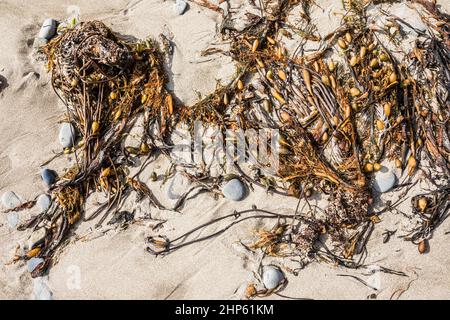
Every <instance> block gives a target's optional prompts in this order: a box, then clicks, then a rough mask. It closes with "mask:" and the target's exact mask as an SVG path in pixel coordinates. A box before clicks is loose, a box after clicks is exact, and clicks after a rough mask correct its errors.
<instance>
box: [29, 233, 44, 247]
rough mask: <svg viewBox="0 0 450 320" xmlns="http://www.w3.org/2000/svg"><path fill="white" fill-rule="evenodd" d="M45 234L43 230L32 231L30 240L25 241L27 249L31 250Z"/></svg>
mask: <svg viewBox="0 0 450 320" xmlns="http://www.w3.org/2000/svg"><path fill="white" fill-rule="evenodd" d="M46 233H47V232H46V230H45V228H39V229H37V230H35V231H33V233H32V234H31V236H30V238H29V239H28V241H27V246H28V249H32V248H33V247H34V245H36V244H37V243H39V242H41V241H42V240H44V238H45V235H46Z"/></svg>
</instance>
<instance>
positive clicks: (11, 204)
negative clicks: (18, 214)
mask: <svg viewBox="0 0 450 320" xmlns="http://www.w3.org/2000/svg"><path fill="white" fill-rule="evenodd" d="M21 203H22V201H21V200H20V198H19V197H18V196H17V195H16V194H15V193H14V192H13V191H8V192H5V193H4V194H3V195H2V205H3V206H4V207H5V208H6V209H14V208H15V207H18V206H20V204H21Z"/></svg>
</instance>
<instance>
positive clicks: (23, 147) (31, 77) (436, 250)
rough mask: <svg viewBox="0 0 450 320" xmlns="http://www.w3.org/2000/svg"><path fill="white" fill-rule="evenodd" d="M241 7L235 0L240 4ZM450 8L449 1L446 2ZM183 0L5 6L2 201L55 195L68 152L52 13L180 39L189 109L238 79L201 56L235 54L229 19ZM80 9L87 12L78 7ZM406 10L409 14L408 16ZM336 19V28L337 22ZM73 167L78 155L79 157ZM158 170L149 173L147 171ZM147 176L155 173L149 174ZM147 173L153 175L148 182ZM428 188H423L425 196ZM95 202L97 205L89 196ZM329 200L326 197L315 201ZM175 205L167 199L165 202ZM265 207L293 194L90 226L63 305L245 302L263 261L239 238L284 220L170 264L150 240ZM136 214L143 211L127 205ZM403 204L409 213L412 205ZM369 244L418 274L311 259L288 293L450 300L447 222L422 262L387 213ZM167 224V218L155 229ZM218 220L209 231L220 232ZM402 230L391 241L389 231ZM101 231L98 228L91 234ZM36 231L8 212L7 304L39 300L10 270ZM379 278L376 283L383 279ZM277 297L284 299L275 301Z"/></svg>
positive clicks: (57, 285) (397, 218) (179, 88)
mask: <svg viewBox="0 0 450 320" xmlns="http://www.w3.org/2000/svg"><path fill="white" fill-rule="evenodd" d="M240 3H241V1H232V7H233V8H237V10H238V9H239V6H238V4H240ZM340 3H341V1H335V2H333V5H328V4H327V1H318V4H319V5H321V7H322V8H324V9H321V8H315V11H314V17H315V18H316V19H318V21H320V25H319V30H320V32H321V33H324V34H326V33H327V32H331V31H332V30H333V29H334V28H335V27H336V26H337V25H336V18H335V17H333V12H334V10H336V11H338V10H339V9H340ZM438 3H440V4H441V5H442V6H443V9H444V10H445V11H446V12H447V13H449V12H450V4H449V2H448V1H443V0H440V1H438ZM173 4H174V2H173V1H162V0H146V1H142V0H139V1H138V0H134V1H125V0H109V1H87V0H79V1H66V0H63V1H56V0H49V1H42V0H37V1H30V0H28V1H26V0H23V1H16V0H3V1H1V2H0V18H1V19H0V31H1V41H0V76H1V77H0V80H1V81H2V82H4V84H3V85H2V87H3V88H2V90H1V92H0V195H1V194H3V193H4V192H6V191H10V190H12V191H14V192H15V193H16V194H17V195H19V196H20V197H21V199H22V200H24V201H25V200H31V199H34V198H35V197H36V196H38V195H39V194H41V193H43V192H45V188H44V186H43V185H42V182H41V179H40V176H39V166H40V165H41V164H42V163H43V162H45V161H46V160H48V159H49V158H50V157H51V155H52V154H53V153H54V152H59V151H60V149H61V147H60V145H59V143H58V128H59V124H58V121H60V120H61V117H62V114H63V112H64V110H65V109H64V106H63V105H62V103H61V102H60V101H59V100H58V98H57V96H56V95H55V94H54V92H53V90H52V87H51V84H50V79H49V74H48V73H46V71H45V68H44V63H43V62H42V61H35V59H34V55H33V48H32V43H33V39H34V37H35V36H36V34H37V33H38V31H39V28H40V25H41V23H42V21H43V20H44V19H45V18H48V17H52V18H55V19H64V18H66V17H67V16H68V15H69V14H70V12H68V8H70V10H69V11H74V10H75V11H76V10H79V13H80V16H81V19H82V20H84V21H86V20H92V19H98V20H101V21H103V22H104V23H105V24H106V25H108V26H109V27H111V28H112V29H113V30H114V31H116V32H118V33H120V34H122V35H126V36H133V37H135V38H138V39H145V38H146V37H148V36H151V37H153V38H155V39H158V36H159V35H160V34H161V33H162V34H164V35H165V36H169V37H171V38H172V41H173V42H174V44H175V51H174V55H173V60H172V61H170V62H169V67H168V69H169V70H168V74H169V78H170V83H169V85H168V87H169V89H170V90H173V93H174V95H175V96H176V98H177V99H179V101H181V102H182V103H184V104H186V105H189V104H192V103H194V102H195V101H197V99H198V96H197V93H198V92H199V93H201V94H202V95H206V94H208V93H209V92H212V91H213V90H214V88H215V86H216V80H222V81H226V79H229V78H230V77H231V76H232V75H233V74H234V65H233V63H232V61H231V59H230V58H229V57H226V56H223V55H215V56H213V58H208V57H202V56H201V54H200V53H201V51H202V50H205V49H207V48H208V47H210V46H221V47H223V48H226V44H222V43H221V42H220V39H219V38H218V37H217V36H216V28H217V27H218V25H220V22H221V17H220V15H219V14H218V13H216V12H214V11H211V10H208V9H206V8H203V7H200V6H198V5H196V4H194V3H190V7H189V9H188V10H187V11H186V12H185V13H184V14H183V15H178V14H176V13H175V12H174V10H173ZM73 5H76V6H75V7H74V6H73ZM401 10H402V9H400V13H401ZM328 20H329V23H327V21H328ZM71 160H72V161H73V159H71ZM68 163H69V159H67V157H62V158H61V159H58V160H57V161H55V162H52V164H51V166H52V168H53V169H55V170H56V171H61V170H63V169H64V168H67V167H68V166H69V165H68ZM167 166H168V162H167V161H166V160H164V159H163V158H161V159H158V160H157V161H155V162H154V163H152V164H151V165H150V166H149V168H148V169H147V171H148V173H149V172H152V171H155V172H157V173H158V174H163V173H164V172H165V171H166V169H167ZM148 173H147V174H148ZM144 177H145V174H144ZM147 177H148V175H147ZM147 181H148V183H149V186H150V187H151V188H152V190H154V191H155V194H156V195H157V196H158V197H159V198H160V199H161V201H162V202H163V203H164V201H166V200H164V197H165V189H166V188H167V184H162V183H161V181H160V180H159V181H157V182H150V181H149V180H147ZM424 187H426V185H425V184H419V185H418V186H417V187H416V188H415V190H413V193H412V194H414V192H416V193H417V192H420V190H421V188H424ZM396 196H397V195H396V193H395V192H392V193H388V194H385V195H383V200H388V199H395V197H396ZM90 200H92V201H93V202H95V199H90ZM313 201H317V202H320V201H321V200H320V198H319V197H317V198H315V200H313ZM166 202H167V201H166ZM254 204H256V205H257V206H258V207H259V208H265V209H268V210H272V211H276V212H286V213H293V212H294V210H295V206H296V204H297V201H296V199H294V198H285V197H280V196H274V195H269V194H266V192H265V190H263V189H261V188H258V187H255V190H254V192H251V193H250V194H249V196H248V197H247V198H246V199H245V200H244V201H242V202H230V201H228V200H226V199H223V198H220V199H219V200H215V199H214V198H213V197H212V195H210V194H201V195H199V196H198V197H196V198H195V199H194V200H191V201H188V202H187V203H186V205H185V206H184V208H183V209H182V210H181V212H180V213H173V212H162V211H159V210H157V209H154V208H150V207H149V206H148V203H147V204H146V203H142V204H139V205H138V206H137V207H136V208H135V209H136V211H137V213H138V215H140V216H143V215H147V216H150V217H151V219H147V220H142V221H141V222H139V223H135V224H132V225H131V226H130V227H129V228H128V229H126V230H120V231H119V230H114V229H113V230H109V231H108V232H106V233H105V234H103V235H102V234H101V233H99V232H96V231H92V229H91V228H92V227H93V223H86V224H82V225H80V227H78V228H77V229H76V230H75V233H76V235H78V236H80V237H81V236H85V235H86V237H84V238H83V240H78V241H77V240H75V239H76V237H72V241H71V242H70V243H69V244H68V245H67V246H66V247H65V248H64V250H62V252H61V254H59V255H58V263H57V264H56V265H55V266H53V267H52V268H51V270H50V273H49V276H48V277H46V278H45V279H44V281H45V282H46V283H47V286H48V287H49V288H50V290H51V292H52V294H53V298H54V299H241V298H243V289H245V287H246V285H247V284H248V283H249V282H250V281H254V275H253V272H254V271H257V267H258V265H259V262H260V260H259V259H258V257H257V256H248V255H245V254H244V253H242V250H240V249H239V248H240V247H239V245H238V244H237V243H238V241H239V240H249V239H250V240H251V239H252V235H253V232H254V230H255V229H259V228H261V227H264V226H265V227H271V226H272V225H273V223H274V221H253V220H249V221H248V222H245V223H243V224H240V225H239V226H237V227H234V228H232V229H230V230H229V231H228V232H226V233H224V234H221V235H220V236H218V237H215V238H212V239H210V240H207V241H205V242H203V243H199V244H196V245H192V246H188V247H185V248H182V249H180V250H178V251H175V252H174V253H172V254H170V255H168V256H165V257H154V256H152V255H150V254H148V253H147V252H146V251H145V248H146V246H145V238H146V236H149V235H158V234H165V235H167V236H169V237H173V236H176V235H179V234H181V233H183V232H185V231H188V230H190V229H192V228H193V227H195V226H197V225H199V224H201V223H205V222H207V221H209V220H211V219H214V218H217V217H220V216H223V215H226V214H229V213H232V212H233V210H234V209H243V208H251V206H252V205H254ZM128 206H130V207H129V208H130V209H132V204H128ZM401 208H402V209H403V210H405V211H410V203H409V202H406V203H404V204H402V206H401ZM33 214H36V209H35V208H33V209H31V210H28V211H22V212H19V219H20V221H24V220H25V219H26V218H27V217H30V216H31V215H33ZM381 219H382V221H381V222H380V223H378V224H377V225H376V228H375V230H374V232H373V234H372V236H371V238H370V241H369V243H368V246H367V249H368V257H367V260H366V263H367V264H369V265H371V266H373V269H374V270H376V269H377V268H379V267H380V266H382V267H386V268H390V269H394V270H397V271H402V272H404V273H405V274H407V277H402V276H398V275H389V274H384V273H375V274H374V275H372V276H371V275H367V270H349V269H343V268H338V267H335V266H332V265H328V264H325V263H321V264H319V263H316V262H315V263H311V264H309V265H308V266H306V267H305V268H304V269H302V270H300V271H299V272H298V275H297V276H295V275H293V274H290V273H287V272H286V276H287V279H288V285H287V286H286V289H284V290H283V291H282V294H283V295H285V296H289V297H296V298H312V299H366V298H367V297H368V296H369V295H371V294H373V293H375V294H376V295H377V298H378V299H389V298H391V297H394V298H396V297H398V296H399V295H400V293H402V294H401V296H400V298H401V299H449V298H450V269H449V268H448V266H449V265H450V255H449V254H448V253H449V252H450V241H448V240H449V237H450V236H449V235H445V232H446V231H449V230H450V221H445V222H444V223H443V224H442V225H441V226H440V227H439V228H438V229H437V231H436V232H435V233H434V236H433V238H432V239H431V241H430V248H431V250H430V252H429V253H427V254H425V255H421V254H419V252H418V250H417V247H416V246H414V245H412V244H411V243H410V242H406V241H404V240H403V239H400V238H398V237H397V236H399V235H401V234H402V232H401V227H402V223H403V222H402V219H404V218H403V217H402V216H401V215H398V214H393V213H387V214H384V215H382V217H381ZM160 220H167V222H166V223H164V224H163V225H162V226H161V227H160V228H159V229H156V230H153V228H152V227H154V226H155V225H156V224H157V223H158V222H159V221H160ZM220 227H221V226H220V225H215V226H211V227H210V228H208V229H207V231H208V232H212V231H214V230H218V229H219V228H220ZM386 229H389V230H395V229H399V231H397V233H396V234H395V235H394V236H393V237H392V238H391V240H390V241H389V242H388V243H386V244H384V243H383V241H382V238H383V236H382V233H383V232H384V231H385V230H386ZM91 231H92V232H91ZM28 235H29V233H28V232H19V231H16V230H13V229H11V228H10V227H9V225H8V222H7V214H5V213H0V288H2V290H0V298H1V299H33V298H35V293H36V292H35V288H36V280H33V279H31V276H30V274H29V273H28V271H27V268H26V265H25V263H23V262H18V263H16V264H12V265H7V264H6V263H7V262H8V261H10V260H11V258H12V257H13V255H14V250H15V248H16V247H17V245H18V244H23V243H24V242H25V241H26V240H27V236H28ZM270 263H273V264H277V265H280V266H282V267H283V266H284V267H290V266H295V263H294V262H290V261H287V260H283V259H265V260H263V264H264V265H266V264H270ZM341 275H354V276H358V277H360V278H364V279H366V280H368V281H372V282H373V283H374V285H375V286H377V287H378V288H379V290H377V291H375V290H372V289H370V288H368V287H367V286H364V285H363V284H361V283H359V282H358V281H356V280H355V279H353V278H350V277H345V276H341ZM372 282H371V283H372ZM269 298H274V299H281V298H282V297H279V296H276V295H272V296H270V297H269Z"/></svg>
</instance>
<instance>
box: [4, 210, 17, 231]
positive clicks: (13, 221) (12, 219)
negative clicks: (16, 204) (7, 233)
mask: <svg viewBox="0 0 450 320" xmlns="http://www.w3.org/2000/svg"><path fill="white" fill-rule="evenodd" d="M6 220H7V221H8V225H9V227H10V228H15V227H16V226H17V224H18V223H19V215H18V213H17V212H9V213H8V215H7V216H6Z"/></svg>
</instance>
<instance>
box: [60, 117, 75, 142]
mask: <svg viewBox="0 0 450 320" xmlns="http://www.w3.org/2000/svg"><path fill="white" fill-rule="evenodd" d="M58 138H59V143H60V144H61V146H62V147H63V148H68V147H71V146H73V145H74V142H75V138H76V132H75V128H74V127H73V125H72V124H70V123H67V122H64V123H63V124H61V127H60V129H59V136H58Z"/></svg>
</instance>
